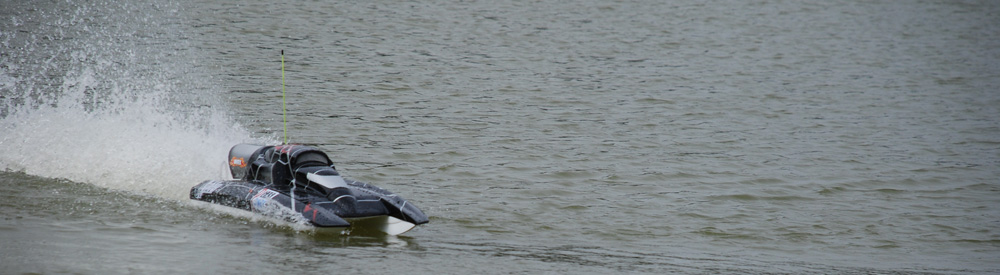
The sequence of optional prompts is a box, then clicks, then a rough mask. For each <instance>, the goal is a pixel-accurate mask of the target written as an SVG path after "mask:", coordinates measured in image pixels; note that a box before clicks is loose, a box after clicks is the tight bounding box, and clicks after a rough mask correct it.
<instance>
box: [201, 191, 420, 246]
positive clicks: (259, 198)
mask: <svg viewBox="0 0 1000 275" xmlns="http://www.w3.org/2000/svg"><path fill="white" fill-rule="evenodd" d="M345 182H346V183H347V186H348V188H350V189H351V191H352V193H353V195H352V196H350V197H349V198H348V197H344V198H338V199H335V200H329V199H327V198H326V197H325V196H323V194H319V193H318V192H316V191H315V190H311V189H310V188H303V187H298V188H295V190H293V188H292V186H283V185H275V184H268V183H265V182H261V181H243V180H208V181H204V182H202V183H200V184H198V185H196V186H194V187H192V188H191V199H193V200H199V201H205V202H209V203H214V204H219V205H224V206H229V207H234V208H239V209H243V210H247V211H252V212H255V213H259V214H261V215H265V216H269V217H272V218H278V219H282V220H286V221H291V222H297V221H302V220H304V221H306V222H308V223H309V224H312V225H313V226H316V227H319V228H330V229H336V228H343V229H345V230H350V231H382V232H385V233H387V234H390V235H398V234H402V233H405V232H406V231H409V230H410V229H411V228H413V227H414V226H416V225H419V224H424V223H427V222H428V219H427V216H426V215H425V214H424V213H423V212H421V211H420V209H418V208H417V207H416V206H414V205H413V204H411V203H408V202H407V201H406V200H405V199H403V198H402V197H399V196H397V195H396V194H393V193H391V192H389V191H386V190H385V189H382V188H379V187H376V186H373V185H369V184H365V183H361V182H358V181H353V180H345ZM348 232H349V231H348Z"/></svg>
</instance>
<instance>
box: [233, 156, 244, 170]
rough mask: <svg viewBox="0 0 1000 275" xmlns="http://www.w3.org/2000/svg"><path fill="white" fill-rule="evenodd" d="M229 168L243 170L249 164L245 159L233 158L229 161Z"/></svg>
mask: <svg viewBox="0 0 1000 275" xmlns="http://www.w3.org/2000/svg"><path fill="white" fill-rule="evenodd" d="M229 166H235V167H240V168H243V167H247V162H246V161H245V160H243V158H238V157H233V159H231V160H229Z"/></svg>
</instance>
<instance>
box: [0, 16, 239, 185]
mask: <svg viewBox="0 0 1000 275" xmlns="http://www.w3.org/2000/svg"><path fill="white" fill-rule="evenodd" d="M112 2H113V1H112ZM31 5H36V6H35V7H33V9H25V10H27V11H28V12H25V13H23V14H15V15H14V18H13V20H7V21H5V22H3V23H0V29H2V32H3V33H2V37H3V38H2V39H3V40H2V41H0V46H2V49H3V51H4V52H7V53H9V54H6V55H3V56H0V58H2V60H0V61H2V63H0V64H3V65H2V66H0V107H2V110H0V129H2V131H0V148H2V149H0V150H2V151H0V170H14V171H23V172H25V173H28V174H32V175H38V176H43V177H50V178H65V179H69V180H72V181H76V182H86V183H90V184H94V185H97V186H101V187H105V188H110V189H115V190H123V191H129V192H135V193H140V194H149V195H154V196H159V197H164V198H170V199H178V200H180V199H186V198H187V195H188V191H189V189H190V187H191V186H193V185H195V184H197V183H198V182H200V181H202V180H206V179H219V178H226V177H228V173H227V172H226V169H225V156H226V153H227V151H228V149H229V147H230V146H232V145H233V144H236V143H239V142H254V141H256V140H255V139H254V138H252V137H251V134H250V133H249V132H248V131H246V130H245V129H244V128H243V127H242V126H241V125H240V124H239V123H237V122H236V121H235V120H234V119H233V118H232V117H230V116H229V114H228V109H229V108H227V107H226V104H225V102H224V101H223V98H221V96H220V95H221V92H220V89H219V88H218V87H216V86H215V84H214V83H212V79H211V78H205V77H202V76H204V75H210V74H205V73H203V72H204V71H205V70H204V69H203V68H204V66H200V65H199V64H198V63H197V60H198V58H197V57H198V56H197V53H196V52H194V51H190V50H186V49H190V48H191V47H190V45H185V44H184V43H185V42H184V41H185V39H184V38H185V37H184V36H183V26H182V24H179V23H178V20H180V19H178V18H177V17H176V16H174V14H175V12H176V11H177V7H175V6H156V8H150V5H153V3H144V2H123V3H108V2H105V3H82V4H78V6H75V7H72V8H71V9H70V10H72V12H61V10H60V9H62V8H65V7H50V6H45V5H52V4H46V3H32V4H31Z"/></svg>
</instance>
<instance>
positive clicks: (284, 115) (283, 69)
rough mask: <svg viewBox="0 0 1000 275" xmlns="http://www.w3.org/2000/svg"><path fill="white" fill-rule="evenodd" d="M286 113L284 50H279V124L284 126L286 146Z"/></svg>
mask: <svg viewBox="0 0 1000 275" xmlns="http://www.w3.org/2000/svg"><path fill="white" fill-rule="evenodd" d="M287 113H288V111H286V110H285V50H281V122H282V123H284V126H285V143H284V144H288V115H287Z"/></svg>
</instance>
